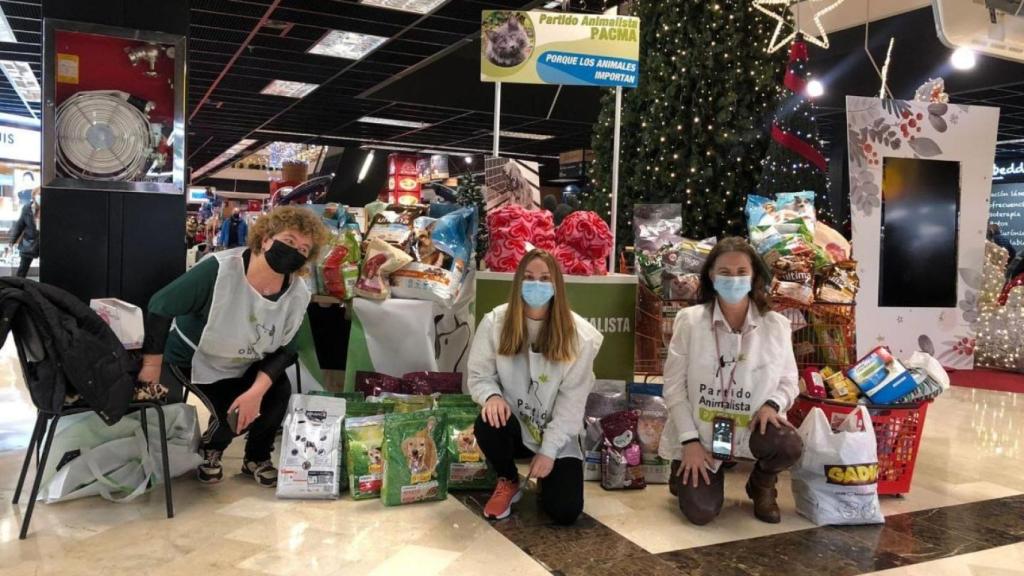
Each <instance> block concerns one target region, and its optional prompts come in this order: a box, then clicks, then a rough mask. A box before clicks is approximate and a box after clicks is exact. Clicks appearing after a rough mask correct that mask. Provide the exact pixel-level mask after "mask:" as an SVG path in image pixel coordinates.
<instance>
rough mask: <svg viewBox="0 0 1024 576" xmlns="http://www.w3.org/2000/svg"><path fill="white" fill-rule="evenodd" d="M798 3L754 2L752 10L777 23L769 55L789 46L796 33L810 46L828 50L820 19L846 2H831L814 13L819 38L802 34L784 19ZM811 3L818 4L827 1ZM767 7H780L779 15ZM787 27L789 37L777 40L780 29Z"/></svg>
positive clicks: (778, 0) (783, 0)
mask: <svg viewBox="0 0 1024 576" xmlns="http://www.w3.org/2000/svg"><path fill="white" fill-rule="evenodd" d="M799 1H800V0H754V4H753V6H754V8H756V9H758V10H759V11H761V12H763V13H764V14H766V15H767V16H768V17H770V18H772V19H774V20H776V21H777V24H776V25H775V32H773V33H772V39H771V42H769V43H768V52H769V53H772V52H775V51H777V50H779V49H780V48H782V47H783V46H786V45H787V44H789V43H790V42H791V41H792V40H793V39H794V38H796V35H797V34H798V33H801V34H803V36H804V39H805V40H807V41H808V42H810V43H811V44H814V45H815V46H820V47H821V48H825V49H826V50H827V49H828V47H829V43H828V34H827V33H826V32H825V27H824V26H823V25H822V24H821V17H822V16H824V15H825V14H828V13H829V12H831V11H833V10H835V9H836V8H838V7H839V5H840V4H842V3H843V2H845V1H846V0H833V1H832V3H831V4H829V5H828V6H825V7H824V8H822V9H821V10H818V11H817V12H815V13H814V18H813V20H814V25H815V26H816V27H817V28H818V34H819V35H820V38H819V37H818V36H815V35H813V34H808V33H806V32H804V31H803V30H802V29H800V28H798V27H797V26H793V24H792V23H790V22H789V21H788V19H787V18H786V17H787V15H788V12H789V7H790V6H791V5H793V4H796V3H798V2H799ZM811 1H812V2H818V1H827V0H811ZM768 6H782V7H783V8H782V12H781V13H780V14H776V13H775V12H772V11H771V10H770V9H769V8H768ZM787 26H788V27H791V28H792V29H793V31H792V32H790V33H789V35H787V36H786V37H785V38H783V39H782V40H779V36H780V35H781V34H782V29H783V28H784V27H787Z"/></svg>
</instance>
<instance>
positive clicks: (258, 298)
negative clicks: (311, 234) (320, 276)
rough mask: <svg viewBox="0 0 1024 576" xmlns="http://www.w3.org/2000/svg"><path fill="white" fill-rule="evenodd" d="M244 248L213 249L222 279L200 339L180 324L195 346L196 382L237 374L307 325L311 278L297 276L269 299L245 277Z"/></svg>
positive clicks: (210, 381)
mask: <svg viewBox="0 0 1024 576" xmlns="http://www.w3.org/2000/svg"><path fill="white" fill-rule="evenodd" d="M245 250H246V249H245V248H235V249H233V250H225V251H223V252H217V253H215V254H213V257H214V258H216V259H217V263H218V265H219V267H218V271H217V281H216V283H215V284H214V288H213V302H211V304H210V317H209V319H207V322H206V327H205V328H204V329H203V334H202V336H201V337H200V339H199V344H198V345H196V344H195V343H193V342H191V341H190V340H189V339H188V338H186V337H185V335H184V334H182V332H181V331H180V330H177V328H176V327H175V330H176V331H177V332H178V335H179V336H181V339H182V340H184V341H185V343H186V344H188V345H189V346H191V347H192V349H193V350H195V354H194V355H193V356H192V383H193V384H211V383H213V382H217V381H220V380H226V379H229V378H238V377H239V376H241V375H242V374H244V373H245V371H246V370H248V368H249V367H250V366H251V365H252V364H253V363H254V362H258V361H260V360H262V359H263V358H264V356H266V355H267V354H268V353H270V352H273V351H275V350H277V349H278V348H280V347H281V346H284V345H285V344H287V343H288V342H290V341H291V339H292V338H293V337H294V336H295V334H296V333H297V332H298V331H299V328H300V327H301V326H302V320H303V318H305V315H306V307H307V306H309V300H310V291H309V288H308V287H307V286H306V283H305V282H303V281H302V279H301V278H299V277H297V276H295V275H292V277H291V284H290V285H289V286H288V290H287V291H286V292H285V293H284V294H282V295H281V297H280V298H279V299H278V300H277V301H276V302H274V301H271V300H268V299H266V298H264V297H263V296H262V295H260V294H259V292H257V291H256V289H255V288H253V287H252V285H250V284H249V281H248V280H247V279H246V277H245V263H244V261H243V260H242V254H243V253H244V252H245Z"/></svg>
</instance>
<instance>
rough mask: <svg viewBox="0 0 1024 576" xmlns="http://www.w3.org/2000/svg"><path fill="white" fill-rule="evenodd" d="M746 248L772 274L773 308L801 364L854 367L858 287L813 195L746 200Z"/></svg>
mask: <svg viewBox="0 0 1024 576" xmlns="http://www.w3.org/2000/svg"><path fill="white" fill-rule="evenodd" d="M746 214H747V225H748V231H749V233H750V243H751V244H752V245H753V246H754V248H755V249H756V250H757V252H758V254H759V255H760V256H761V258H762V260H764V263H765V265H766V266H767V267H768V269H769V272H770V273H771V275H772V281H771V284H770V286H769V290H770V292H771V295H772V300H773V302H774V306H775V309H776V310H777V311H778V312H780V313H782V314H783V315H785V316H786V317H787V318H789V319H790V321H791V322H792V326H793V332H794V338H793V342H794V352H795V354H796V357H797V360H799V361H800V362H801V363H803V364H823V365H829V366H834V367H835V366H846V365H849V364H851V363H852V362H853V360H854V358H852V357H851V351H852V350H853V341H852V335H853V333H854V330H853V323H854V310H853V304H854V303H855V300H856V297H857V291H858V289H859V288H860V280H859V279H858V277H857V263H856V262H855V261H854V260H852V259H851V250H850V243H849V242H848V241H847V240H846V239H845V238H843V236H842V235H841V234H839V233H838V232H836V231H835V230H833V229H832V228H830V227H829V226H828V225H827V224H825V223H824V222H819V221H818V220H817V216H816V214H815V211H814V192H787V193H780V194H777V195H776V197H775V198H765V197H762V196H750V197H749V198H748V199H747V207H746Z"/></svg>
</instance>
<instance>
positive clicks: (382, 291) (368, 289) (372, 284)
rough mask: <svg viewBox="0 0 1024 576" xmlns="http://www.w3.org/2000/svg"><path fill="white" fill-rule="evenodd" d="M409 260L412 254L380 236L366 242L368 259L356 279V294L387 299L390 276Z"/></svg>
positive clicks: (374, 298) (373, 298)
mask: <svg viewBox="0 0 1024 576" xmlns="http://www.w3.org/2000/svg"><path fill="white" fill-rule="evenodd" d="M378 216H379V215H378ZM409 262H412V256H409V255H408V254H406V253H405V252H403V251H402V250H400V249H398V248H396V247H394V246H392V245H391V244H388V243H387V242H385V241H384V240H381V239H380V238H373V239H372V240H370V241H369V242H367V244H366V259H365V260H364V261H363V267H362V269H361V270H360V271H359V279H358V280H356V287H355V293H356V295H357V296H362V297H363V298H370V299H372V300H385V299H387V297H388V296H390V295H391V286H390V281H389V280H388V278H389V277H390V276H391V273H392V272H394V271H395V270H398V269H399V268H401V267H402V266H405V265H406V264H408V263H409Z"/></svg>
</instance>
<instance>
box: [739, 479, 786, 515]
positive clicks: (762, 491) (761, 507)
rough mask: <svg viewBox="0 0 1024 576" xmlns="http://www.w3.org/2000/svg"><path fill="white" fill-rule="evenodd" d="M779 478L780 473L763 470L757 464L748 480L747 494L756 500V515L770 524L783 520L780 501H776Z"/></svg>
mask: <svg viewBox="0 0 1024 576" xmlns="http://www.w3.org/2000/svg"><path fill="white" fill-rule="evenodd" d="M778 478H779V476H778V474H769V473H767V472H763V471H761V467H760V466H758V465H755V466H754V471H753V472H751V473H750V479H749V480H747V496H749V497H750V499H751V500H753V501H754V516H755V517H756V518H757V519H758V520H760V521H762V522H768V523H769V524H778V523H779V522H781V521H782V516H781V514H780V513H779V503H778V502H776V501H775V498H776V497H777V496H778V495H779V492H778V490H776V489H775V482H776V481H777V480H778Z"/></svg>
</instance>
